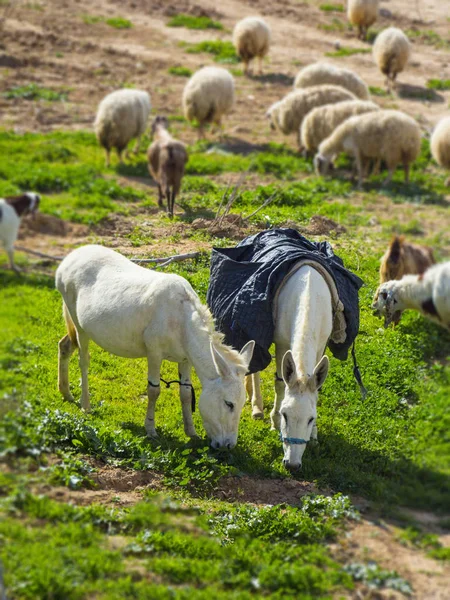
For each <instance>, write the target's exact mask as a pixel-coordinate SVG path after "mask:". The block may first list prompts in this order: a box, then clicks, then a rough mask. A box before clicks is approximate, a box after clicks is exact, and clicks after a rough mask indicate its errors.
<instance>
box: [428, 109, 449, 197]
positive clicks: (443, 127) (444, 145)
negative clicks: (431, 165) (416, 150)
mask: <svg viewBox="0 0 450 600" xmlns="http://www.w3.org/2000/svg"><path fill="white" fill-rule="evenodd" d="M430 148H431V154H432V155H433V158H434V160H435V161H436V162H437V163H438V165H440V166H441V167H444V169H450V117H445V118H444V119H441V120H440V121H439V123H438V124H437V125H436V127H435V129H434V131H433V133H432V135H431V140H430ZM446 185H450V178H448V179H447V181H446Z"/></svg>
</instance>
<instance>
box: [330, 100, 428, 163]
mask: <svg viewBox="0 0 450 600" xmlns="http://www.w3.org/2000/svg"><path fill="white" fill-rule="evenodd" d="M420 142H421V135H420V128H419V126H418V124H417V123H416V121H414V119H412V118H411V117H409V116H408V115H406V114H404V113H402V112H401V111H398V110H381V111H375V112H371V113H368V114H365V115H358V116H356V117H351V118H350V119H347V121H344V123H342V124H341V125H339V127H338V128H337V129H336V130H335V131H334V133H332V134H331V135H330V137H328V138H327V139H326V140H324V141H323V142H322V143H321V144H320V146H319V156H320V157H321V158H324V159H326V160H330V159H331V158H332V157H333V156H336V155H337V154H339V153H340V152H344V151H345V152H350V153H352V154H356V153H359V155H360V157H361V158H362V159H368V158H372V159H378V158H381V159H382V160H383V161H384V162H385V163H386V165H387V167H388V169H389V170H390V171H391V170H393V169H395V168H396V166H397V165H398V164H400V163H401V164H403V165H409V164H410V163H412V162H413V161H414V160H415V159H416V158H417V157H418V156H419V152H420Z"/></svg>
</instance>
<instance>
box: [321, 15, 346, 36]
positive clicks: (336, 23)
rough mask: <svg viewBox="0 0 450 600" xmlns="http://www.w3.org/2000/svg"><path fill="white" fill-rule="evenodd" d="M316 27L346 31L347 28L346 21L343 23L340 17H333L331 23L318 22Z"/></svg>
mask: <svg viewBox="0 0 450 600" xmlns="http://www.w3.org/2000/svg"><path fill="white" fill-rule="evenodd" d="M317 29H321V30H322V31H339V32H342V31H347V30H348V29H349V25H348V23H344V22H343V21H341V19H338V18H336V17H333V18H332V19H331V23H320V24H319V25H317Z"/></svg>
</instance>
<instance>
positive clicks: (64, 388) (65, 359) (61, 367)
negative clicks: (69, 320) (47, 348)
mask: <svg viewBox="0 0 450 600" xmlns="http://www.w3.org/2000/svg"><path fill="white" fill-rule="evenodd" d="M74 350H75V346H74V344H72V342H71V341H70V337H69V336H68V335H65V336H64V337H63V338H61V339H60V340H59V343H58V389H59V391H60V392H61V394H62V395H63V398H64V400H67V401H68V402H73V396H72V394H71V393H70V388H69V360H70V357H71V356H72V354H73V351H74Z"/></svg>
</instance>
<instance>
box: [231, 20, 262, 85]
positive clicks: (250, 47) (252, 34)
mask: <svg viewBox="0 0 450 600" xmlns="http://www.w3.org/2000/svg"><path fill="white" fill-rule="evenodd" d="M233 45H234V47H235V48H236V53H237V54H238V55H239V57H240V58H241V60H242V62H243V63H244V73H245V74H246V75H248V74H249V65H250V62H251V61H252V60H253V59H254V58H256V57H257V58H258V62H259V75H261V74H262V59H263V58H264V56H265V55H266V54H267V53H268V51H269V45H270V29H269V27H268V25H267V23H266V22H265V21H263V20H262V19H259V18H258V17H246V18H245V19H242V20H241V21H238V23H236V26H235V28H234V30H233Z"/></svg>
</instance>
